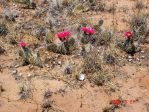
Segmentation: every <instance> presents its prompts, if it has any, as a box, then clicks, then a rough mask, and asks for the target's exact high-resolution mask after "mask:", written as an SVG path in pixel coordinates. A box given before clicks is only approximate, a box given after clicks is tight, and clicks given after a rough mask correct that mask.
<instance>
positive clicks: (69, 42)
mask: <svg viewBox="0 0 149 112" xmlns="http://www.w3.org/2000/svg"><path fill="white" fill-rule="evenodd" d="M70 36H71V32H69V31H63V32H58V33H57V34H56V37H57V38H59V39H60V40H61V42H62V45H61V46H59V47H58V50H57V51H58V52H59V53H62V54H70V52H71V50H72V48H73V47H74V44H75V40H74V39H73V38H70Z"/></svg>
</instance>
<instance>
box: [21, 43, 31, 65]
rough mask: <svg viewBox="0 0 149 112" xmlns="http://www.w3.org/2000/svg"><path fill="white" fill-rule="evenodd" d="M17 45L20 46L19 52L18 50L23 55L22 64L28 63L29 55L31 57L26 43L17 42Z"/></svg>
mask: <svg viewBox="0 0 149 112" xmlns="http://www.w3.org/2000/svg"><path fill="white" fill-rule="evenodd" d="M19 46H20V47H21V52H20V55H21V56H22V57H23V61H24V64H25V65H26V64H29V63H30V61H29V59H30V57H31V52H30V50H29V49H28V48H27V43H25V42H23V41H22V42H20V43H19Z"/></svg>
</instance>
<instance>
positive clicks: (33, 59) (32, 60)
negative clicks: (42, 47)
mask: <svg viewBox="0 0 149 112" xmlns="http://www.w3.org/2000/svg"><path fill="white" fill-rule="evenodd" d="M19 46H20V47H21V52H20V56H22V57H23V61H24V63H23V64H24V65H28V64H34V65H36V66H39V67H42V62H41V59H40V55H39V52H37V53H36V54H34V53H32V52H31V51H30V50H29V49H28V47H27V43H26V42H23V41H22V42H20V43H19Z"/></svg>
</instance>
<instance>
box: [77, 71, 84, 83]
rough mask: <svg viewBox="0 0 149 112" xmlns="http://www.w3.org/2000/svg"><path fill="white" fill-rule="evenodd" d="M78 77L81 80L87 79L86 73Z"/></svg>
mask: <svg viewBox="0 0 149 112" xmlns="http://www.w3.org/2000/svg"><path fill="white" fill-rule="evenodd" d="M78 79H79V80H80V81H83V80H85V74H82V73H81V74H80V76H79V77H78Z"/></svg>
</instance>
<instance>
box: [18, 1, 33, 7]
mask: <svg viewBox="0 0 149 112" xmlns="http://www.w3.org/2000/svg"><path fill="white" fill-rule="evenodd" d="M15 2H18V3H22V4H25V5H27V6H29V5H30V0H15Z"/></svg>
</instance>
